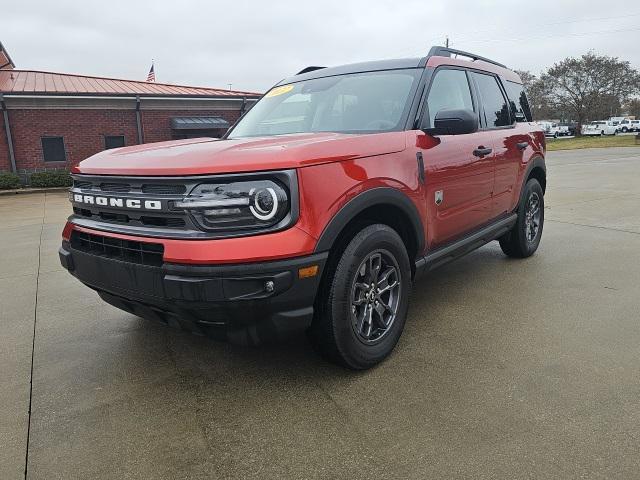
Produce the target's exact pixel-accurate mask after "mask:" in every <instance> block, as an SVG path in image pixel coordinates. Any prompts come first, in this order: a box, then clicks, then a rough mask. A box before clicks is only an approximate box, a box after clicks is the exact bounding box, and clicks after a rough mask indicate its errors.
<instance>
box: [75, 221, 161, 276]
mask: <svg viewBox="0 0 640 480" xmlns="http://www.w3.org/2000/svg"><path fill="white" fill-rule="evenodd" d="M71 247H72V248H74V249H76V250H79V251H81V252H85V253H89V254H91V255H97V256H101V257H106V258H111V259H114V260H120V261H123V262H129V263H137V264H140V265H149V266H154V267H159V266H161V265H162V256H163V254H164V246H163V245H161V244H158V243H146V242H137V241H133V240H121V239H119V238H113V237H105V236H102V235H94V234H92V233H85V232H79V231H77V230H74V231H73V232H72V233H71Z"/></svg>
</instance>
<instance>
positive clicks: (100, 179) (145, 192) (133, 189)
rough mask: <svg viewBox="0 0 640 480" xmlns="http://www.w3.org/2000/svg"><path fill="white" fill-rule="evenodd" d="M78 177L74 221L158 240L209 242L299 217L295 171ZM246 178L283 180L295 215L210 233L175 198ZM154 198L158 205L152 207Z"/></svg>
mask: <svg viewBox="0 0 640 480" xmlns="http://www.w3.org/2000/svg"><path fill="white" fill-rule="evenodd" d="M72 178H73V186H72V187H71V189H70V190H69V199H70V201H71V203H72V205H73V215H71V216H70V217H69V221H70V222H71V223H73V224H76V225H79V226H81V227H86V228H91V229H94V230H101V231H106V232H114V233H121V234H125V235H137V236H145V237H155V238H175V239H191V240H206V239H215V238H230V237H240V236H251V235H260V234H264V233H271V232H275V231H280V230H284V229H286V228H289V227H291V226H292V225H293V224H295V222H296V221H297V219H298V216H299V199H298V181H297V176H296V172H295V170H282V171H274V172H259V173H247V174H224V175H206V176H205V175H198V176H185V177H155V176H154V177H149V176H145V177H142V176H140V177H138V176H126V177H125V176H116V175H87V174H73V175H72ZM246 180H276V181H278V182H279V183H281V184H283V185H284V186H285V187H286V188H287V189H288V192H289V197H290V207H291V209H290V212H289V214H288V215H287V216H286V217H285V218H284V219H283V220H282V221H281V222H280V223H278V224H277V225H274V226H273V227H270V228H264V229H255V230H249V229H247V230H236V231H226V232H207V231H204V230H203V229H202V228H201V227H200V226H199V224H198V222H197V221H196V220H195V218H193V216H192V215H191V213H189V212H188V211H186V210H181V209H178V208H176V207H175V206H174V204H175V202H179V201H182V200H183V199H184V198H185V197H186V196H188V194H189V192H191V191H192V190H193V189H195V188H196V187H197V186H198V185H200V184H203V183H225V182H238V181H246ZM77 196H81V197H82V201H77V198H76V197H77ZM85 197H90V199H92V201H93V203H88V202H87V201H86V198H85ZM127 200H129V201H132V202H136V203H138V204H139V205H140V207H139V208H130V206H129V205H128V204H127ZM148 202H152V203H153V205H148ZM145 206H152V207H153V208H145Z"/></svg>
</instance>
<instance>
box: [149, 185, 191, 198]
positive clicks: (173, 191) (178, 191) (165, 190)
mask: <svg viewBox="0 0 640 480" xmlns="http://www.w3.org/2000/svg"><path fill="white" fill-rule="evenodd" d="M186 191H187V187H185V186H184V185H157V184H153V183H146V184H144V185H142V193H152V194H155V195H183V194H184V193H186Z"/></svg>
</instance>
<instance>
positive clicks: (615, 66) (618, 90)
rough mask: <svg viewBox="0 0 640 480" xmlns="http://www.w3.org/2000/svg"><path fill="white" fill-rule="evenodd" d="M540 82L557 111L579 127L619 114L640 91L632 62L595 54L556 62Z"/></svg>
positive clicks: (639, 84) (639, 78) (639, 82)
mask: <svg viewBox="0 0 640 480" xmlns="http://www.w3.org/2000/svg"><path fill="white" fill-rule="evenodd" d="M539 82H540V84H541V86H542V90H543V92H545V95H548V98H549V99H550V100H551V102H552V103H553V104H554V106H555V108H556V109H558V110H564V111H566V112H567V113H568V114H569V115H571V116H572V117H573V119H574V120H576V121H577V122H578V124H579V125H582V123H584V122H585V121H586V120H596V119H598V117H600V118H602V117H606V116H610V115H612V114H615V113H618V111H619V109H620V105H622V104H623V103H624V102H626V101H627V100H628V99H629V98H630V96H631V95H633V94H635V93H636V92H638V90H639V89H640V75H639V74H638V72H637V71H636V70H634V69H633V68H632V67H631V65H630V64H629V62H627V61H621V60H618V58H616V57H607V56H600V55H596V54H594V53H593V52H589V53H587V54H586V55H582V57H580V58H567V59H565V60H563V61H561V62H559V63H556V64H555V65H553V67H551V68H550V69H549V70H548V71H547V72H546V73H544V74H543V75H542V76H541V77H540V79H539Z"/></svg>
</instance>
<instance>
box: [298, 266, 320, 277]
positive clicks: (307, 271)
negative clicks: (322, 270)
mask: <svg viewBox="0 0 640 480" xmlns="http://www.w3.org/2000/svg"><path fill="white" fill-rule="evenodd" d="M317 274H318V265H311V266H310V267H304V268H300V269H298V278H309V277H315V276H316V275H317Z"/></svg>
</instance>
